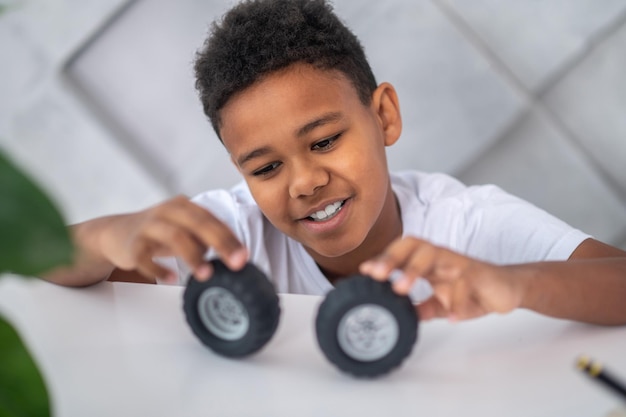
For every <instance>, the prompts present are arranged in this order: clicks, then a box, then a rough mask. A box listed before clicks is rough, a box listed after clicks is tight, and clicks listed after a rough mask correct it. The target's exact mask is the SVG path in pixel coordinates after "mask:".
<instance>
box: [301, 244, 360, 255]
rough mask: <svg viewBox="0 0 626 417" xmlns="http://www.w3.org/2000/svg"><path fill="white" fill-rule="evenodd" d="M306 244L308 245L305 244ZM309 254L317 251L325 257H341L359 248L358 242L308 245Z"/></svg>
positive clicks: (317, 253)
mask: <svg viewBox="0 0 626 417" xmlns="http://www.w3.org/2000/svg"><path fill="white" fill-rule="evenodd" d="M305 246H306V245H305ZM306 248H307V251H308V252H309V254H311V255H313V253H315V254H316V255H317V256H320V257H323V258H331V259H332V258H339V257H341V256H346V255H349V254H350V253H351V252H354V250H356V249H357V248H358V245H357V244H339V243H338V242H336V241H335V242H327V243H320V244H316V245H311V246H306Z"/></svg>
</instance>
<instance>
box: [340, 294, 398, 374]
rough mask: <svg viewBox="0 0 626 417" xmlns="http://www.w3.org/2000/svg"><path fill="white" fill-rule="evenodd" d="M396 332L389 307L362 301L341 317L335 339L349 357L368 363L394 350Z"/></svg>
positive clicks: (396, 325) (396, 323)
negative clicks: (362, 302)
mask: <svg viewBox="0 0 626 417" xmlns="http://www.w3.org/2000/svg"><path fill="white" fill-rule="evenodd" d="M399 333H400V331H399V326H398V322H397V321H396V319H395V317H394V316H393V314H391V313H390V312H389V310H387V309H386V308H384V307H381V306H379V305H376V304H362V305H359V306H356V307H353V308H351V309H350V310H348V312H347V313H346V314H345V315H344V316H343V317H342V318H341V321H340V322H339V326H337V341H338V343H339V347H340V348H341V349H342V350H343V351H344V352H345V353H346V355H348V356H350V357H351V358H352V359H355V360H359V361H362V362H371V361H375V360H378V359H381V358H383V357H385V356H386V355H387V354H389V352H391V351H392V350H393V348H394V346H395V345H396V343H397V342H398V338H399Z"/></svg>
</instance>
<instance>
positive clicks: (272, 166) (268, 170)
mask: <svg viewBox="0 0 626 417" xmlns="http://www.w3.org/2000/svg"><path fill="white" fill-rule="evenodd" d="M279 165H280V162H272V163H271V164H269V165H265V166H264V167H263V168H261V169H258V170H256V171H254V172H253V173H252V175H254V176H255V177H261V176H264V175H269V174H271V173H272V171H274V170H275V169H276V168H278V166H279Z"/></svg>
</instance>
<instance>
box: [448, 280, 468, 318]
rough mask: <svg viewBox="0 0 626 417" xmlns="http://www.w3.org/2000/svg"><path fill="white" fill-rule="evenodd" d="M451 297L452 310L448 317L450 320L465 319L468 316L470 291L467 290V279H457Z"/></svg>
mask: <svg viewBox="0 0 626 417" xmlns="http://www.w3.org/2000/svg"><path fill="white" fill-rule="evenodd" d="M451 293H452V294H451V298H450V310H449V312H448V319H449V320H450V321H459V320H463V319H465V318H466V317H467V316H468V310H469V304H470V303H469V299H468V298H469V293H468V291H467V281H465V280H457V281H456V282H455V283H454V285H453V286H452V291H451Z"/></svg>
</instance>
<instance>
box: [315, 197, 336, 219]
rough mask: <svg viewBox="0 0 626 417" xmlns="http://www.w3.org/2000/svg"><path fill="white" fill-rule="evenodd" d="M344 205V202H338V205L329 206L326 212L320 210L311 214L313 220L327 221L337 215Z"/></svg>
mask: <svg viewBox="0 0 626 417" xmlns="http://www.w3.org/2000/svg"><path fill="white" fill-rule="evenodd" d="M342 204H343V202H342V201H337V202H336V203H332V204H329V205H327V206H326V207H325V208H324V210H320V211H318V212H315V213H313V214H311V218H312V219H313V220H326V219H327V218H328V217H330V216H332V215H333V214H335V213H336V212H337V211H338V210H339V208H340V207H341V205H342Z"/></svg>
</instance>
